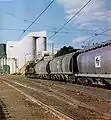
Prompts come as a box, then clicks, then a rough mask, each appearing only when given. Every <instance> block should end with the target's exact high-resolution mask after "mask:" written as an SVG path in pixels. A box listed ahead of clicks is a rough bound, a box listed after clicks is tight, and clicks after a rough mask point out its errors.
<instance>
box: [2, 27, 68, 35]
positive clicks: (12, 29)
mask: <svg viewBox="0 0 111 120" xmlns="http://www.w3.org/2000/svg"><path fill="white" fill-rule="evenodd" d="M0 30H2V31H25V29H14V28H0ZM28 31H37V30H31V29H29V30H28ZM39 31H40V30H39ZM47 32H53V33H55V32H56V31H54V30H50V31H49V30H48V31H47ZM60 33H63V34H69V33H70V32H68V31H62V32H60Z"/></svg>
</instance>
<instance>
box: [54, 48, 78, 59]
mask: <svg viewBox="0 0 111 120" xmlns="http://www.w3.org/2000/svg"><path fill="white" fill-rule="evenodd" d="M77 50H79V49H74V48H73V47H72V46H68V47H66V46H63V48H61V49H60V50H58V51H57V53H56V54H55V55H54V57H58V56H61V55H65V54H68V53H71V52H76V51H77Z"/></svg>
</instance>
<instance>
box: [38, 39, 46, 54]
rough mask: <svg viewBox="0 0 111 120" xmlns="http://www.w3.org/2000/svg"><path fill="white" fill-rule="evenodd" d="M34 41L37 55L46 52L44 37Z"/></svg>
mask: <svg viewBox="0 0 111 120" xmlns="http://www.w3.org/2000/svg"><path fill="white" fill-rule="evenodd" d="M36 40H37V41H36V46H37V53H38V52H41V51H46V37H38V38H37V39H36Z"/></svg>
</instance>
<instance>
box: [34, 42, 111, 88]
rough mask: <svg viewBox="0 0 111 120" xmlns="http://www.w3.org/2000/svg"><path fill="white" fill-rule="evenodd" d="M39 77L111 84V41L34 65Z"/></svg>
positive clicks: (85, 83)
mask: <svg viewBox="0 0 111 120" xmlns="http://www.w3.org/2000/svg"><path fill="white" fill-rule="evenodd" d="M33 69H34V70H35V74H34V76H35V77H37V78H42V79H43V78H44V79H53V80H59V81H69V82H73V83H79V84H83V85H105V86H110V85H111V41H109V42H107V43H104V44H101V45H97V46H93V47H90V48H88V49H84V50H80V51H77V52H73V53H69V54H66V55H63V56H60V57H57V58H53V59H52V60H50V61H40V62H38V63H36V65H35V66H34V67H33Z"/></svg>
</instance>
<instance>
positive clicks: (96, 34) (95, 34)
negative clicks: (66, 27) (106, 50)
mask: <svg viewBox="0 0 111 120" xmlns="http://www.w3.org/2000/svg"><path fill="white" fill-rule="evenodd" d="M109 30H111V28H108V29H107V30H104V31H102V32H100V33H94V35H93V36H91V37H89V38H87V39H85V40H84V41H83V43H85V42H86V41H88V40H90V39H91V40H92V39H93V38H95V37H96V36H100V35H103V33H105V32H107V31H109ZM93 41H94V39H93ZM91 42H92V41H91ZM89 44H90V43H89Z"/></svg>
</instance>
